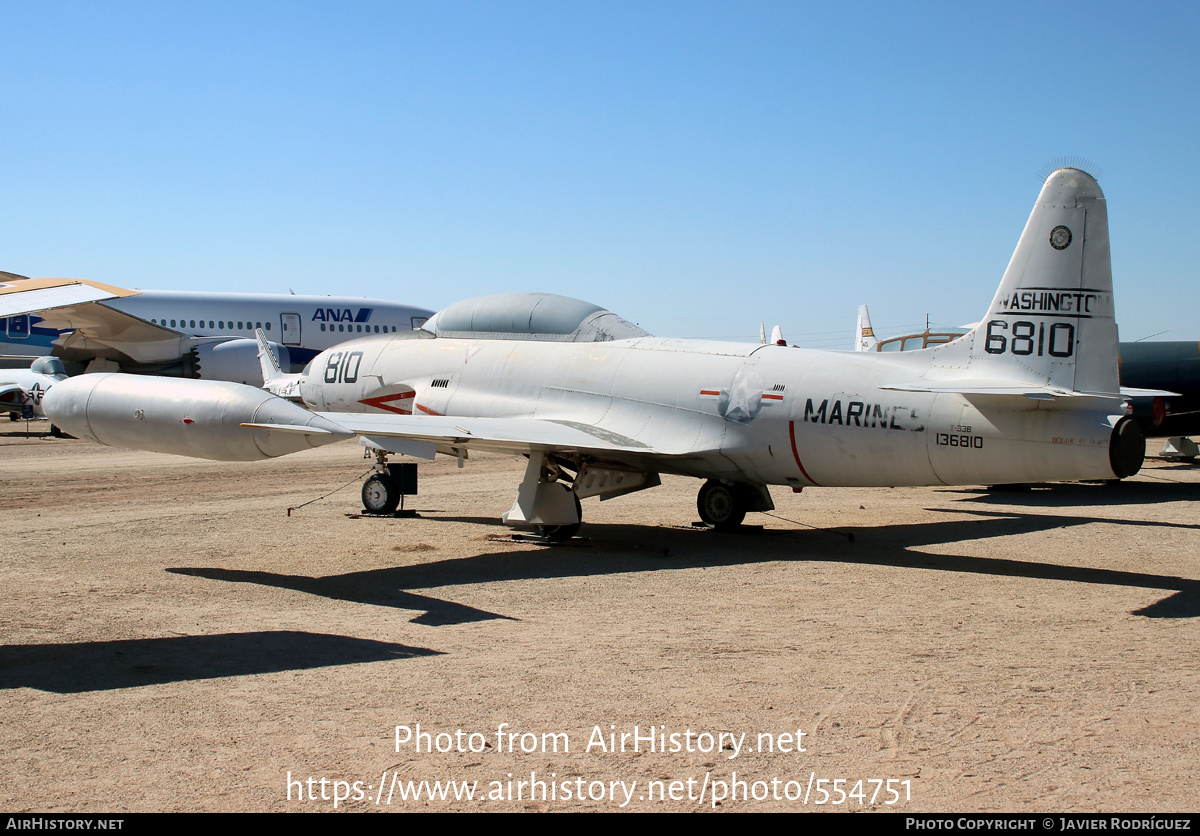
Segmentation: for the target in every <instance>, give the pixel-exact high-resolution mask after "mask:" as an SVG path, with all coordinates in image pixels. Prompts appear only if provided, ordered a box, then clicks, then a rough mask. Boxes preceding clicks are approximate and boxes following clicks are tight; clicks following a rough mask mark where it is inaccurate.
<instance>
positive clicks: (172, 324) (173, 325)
mask: <svg viewBox="0 0 1200 836" xmlns="http://www.w3.org/2000/svg"><path fill="white" fill-rule="evenodd" d="M171 327H172V328H174V327H175V320H173V319H172V320H171Z"/></svg>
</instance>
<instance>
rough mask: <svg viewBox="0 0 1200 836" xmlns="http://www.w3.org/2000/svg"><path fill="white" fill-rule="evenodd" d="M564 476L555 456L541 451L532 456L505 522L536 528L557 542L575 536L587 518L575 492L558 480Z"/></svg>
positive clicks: (505, 516)
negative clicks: (581, 522) (581, 523)
mask: <svg viewBox="0 0 1200 836" xmlns="http://www.w3.org/2000/svg"><path fill="white" fill-rule="evenodd" d="M561 474H562V471H561V468H560V467H559V465H558V463H557V462H555V461H554V459H553V458H552V457H549V456H547V455H546V454H545V453H543V452H540V451H535V452H533V453H530V455H529V464H527V465H526V466H525V478H524V479H522V480H521V486H520V487H519V488H518V489H517V498H516V501H514V502H513V507H512V508H510V509H509V510H508V512H507V513H505V514H504V515H503V516H502V517H501V519H502V520H503V521H504V523H505V524H507V525H518V526H533V527H534V528H536V529H537V532H538V534H540V535H541V536H542V537H544V538H545V539H546V540H548V541H551V542H555V543H560V542H562V541H564V540H570V539H571V538H572V537H574V536H575V535H576V534H577V533H578V532H579V524H580V520H581V519H582V517H583V515H582V506H581V505H580V504H579V496H578V495H577V494H576V493H575V491H574V490H572V489H571V487H570V486H569V485H565V484H563V483H562V482H560V481H558V477H559V476H560V475H561Z"/></svg>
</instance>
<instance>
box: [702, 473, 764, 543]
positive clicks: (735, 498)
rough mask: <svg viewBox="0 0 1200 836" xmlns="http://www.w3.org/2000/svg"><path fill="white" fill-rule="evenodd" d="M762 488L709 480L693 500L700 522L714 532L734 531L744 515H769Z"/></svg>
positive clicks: (761, 486)
mask: <svg viewBox="0 0 1200 836" xmlns="http://www.w3.org/2000/svg"><path fill="white" fill-rule="evenodd" d="M774 509H775V503H774V502H772V501H771V494H770V492H769V491H767V488H766V486H765V485H742V484H734V483H729V482H720V481H718V480H716V479H709V480H708V481H707V482H705V483H704V484H703V485H702V486H701V488H700V494H699V495H698V496H697V497H696V510H697V511H699V512H700V519H702V520H703V521H704V522H705V523H707V524H708V525H711V526H712V527H713V528H715V529H716V530H717V531H736V530H737V529H738V527H739V526H741V524H742V520H744V519H745V518H746V512H747V511H773V510H774Z"/></svg>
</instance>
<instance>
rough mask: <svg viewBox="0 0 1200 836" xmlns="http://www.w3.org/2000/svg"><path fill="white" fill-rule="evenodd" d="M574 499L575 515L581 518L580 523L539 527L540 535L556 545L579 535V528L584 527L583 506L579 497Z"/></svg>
mask: <svg viewBox="0 0 1200 836" xmlns="http://www.w3.org/2000/svg"><path fill="white" fill-rule="evenodd" d="M574 499H575V513H576V515H577V516H578V517H579V522H577V523H570V524H568V525H539V526H538V534H540V535H542V536H543V537H545V538H546V539H547V540H551V541H553V542H555V543H564V542H566V541H567V540H570V539H571V538H572V537H574V536H575V535H576V534H578V533H579V526H581V525H583V505H582V504H581V503H580V502H579V497H578V496H576V497H574Z"/></svg>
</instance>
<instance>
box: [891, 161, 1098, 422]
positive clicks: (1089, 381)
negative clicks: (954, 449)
mask: <svg viewBox="0 0 1200 836" xmlns="http://www.w3.org/2000/svg"><path fill="white" fill-rule="evenodd" d="M1117 353H1118V345H1117V324H1116V320H1115V318H1114V311H1113V286H1112V264H1111V263H1110V258H1109V244H1108V208H1107V205H1106V203H1105V200H1104V193H1103V192H1102V191H1101V190H1100V185H1099V184H1098V183H1097V182H1096V180H1095V178H1093V177H1092V176H1091V175H1090V174H1087V173H1086V172H1084V171H1081V170H1079V169H1076V168H1060V169H1059V170H1058V171H1055V172H1054V173H1053V174H1051V175H1050V176H1049V177H1048V178H1047V179H1046V183H1045V185H1044V186H1043V187H1042V191H1041V194H1039V195H1038V199H1037V203H1036V204H1035V205H1034V207H1033V212H1032V213H1030V215H1029V221H1028V222H1027V223H1026V224H1025V231H1024V232H1023V233H1021V239H1020V241H1018V242H1017V248H1016V250H1015V251H1014V252H1013V256H1012V260H1011V261H1009V263H1008V269H1007V270H1005V271H1004V278H1003V279H1001V281H1000V287H999V289H998V290H997V291H996V296H995V298H994V299H992V304H991V306H990V307H989V308H988V311H987V315H986V316H984V317H983V319H982V320H981V321H980V323H979V324H978V325H977V326H976V327H975V329H974V330H973V331H971V332H970V333H969V334H967V335H966V336H964V337H962V338H961V339H957V340H955V341H953V342H951V343H947V344H946V345H944V346H939V347H937V348H934V349H931V350H930V355H929V356H932V362H931V364H930V367H929V369H928V371H927V372H926V373H925V374H924V375H923V378H924V380H925V381H926V383H927V385H923V386H914V387H904V388H912V389H924V390H927V391H958V392H961V393H965V394H966V393H979V394H988V393H993V394H1024V395H1025V396H1026V397H1030V398H1043V399H1046V398H1059V397H1070V396H1076V397H1078V396H1089V395H1091V396H1100V397H1114V398H1115V397H1119V395H1118V392H1119V391H1120V387H1119V384H1118V381H1117ZM897 388H900V387H897Z"/></svg>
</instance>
